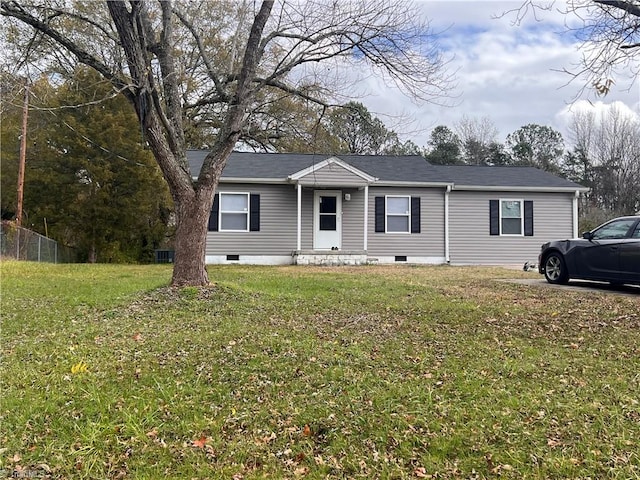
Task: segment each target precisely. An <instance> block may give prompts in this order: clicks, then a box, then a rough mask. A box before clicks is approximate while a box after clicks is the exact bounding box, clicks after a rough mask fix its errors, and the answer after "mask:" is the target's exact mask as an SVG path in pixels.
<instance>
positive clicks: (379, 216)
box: [375, 197, 385, 233]
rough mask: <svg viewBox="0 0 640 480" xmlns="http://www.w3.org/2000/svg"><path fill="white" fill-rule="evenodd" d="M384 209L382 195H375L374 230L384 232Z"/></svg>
mask: <svg viewBox="0 0 640 480" xmlns="http://www.w3.org/2000/svg"><path fill="white" fill-rule="evenodd" d="M384 216H385V211H384V197H376V212H375V217H376V232H382V233H384V230H385V222H384V220H385V218H384Z"/></svg>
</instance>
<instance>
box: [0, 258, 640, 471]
mask: <svg viewBox="0 0 640 480" xmlns="http://www.w3.org/2000/svg"><path fill="white" fill-rule="evenodd" d="M0 273H1V274H2V353H3V361H2V371H1V376H0V391H1V392H2V396H1V401H0V402H1V403H0V472H1V471H4V472H6V473H5V474H11V473H12V472H13V471H14V470H17V471H18V472H22V473H25V474H27V473H29V474H31V475H32V476H33V475H36V474H37V475H39V476H42V475H45V474H46V475H47V476H50V477H51V478H69V479H80V478H95V479H104V478H110V479H115V478H136V479H158V478H174V479H190V478H234V479H254V478H313V479H315V478H398V479H401V478H498V477H499V478H514V479H515V478H535V479H543V478H582V479H586V478H620V479H629V478H640V458H639V453H638V452H639V451H640V448H639V446H638V439H640V404H639V395H638V392H640V375H638V372H639V371H640V314H639V311H640V299H638V298H633V297H619V296H615V295H611V294H594V293H587V292H573V291H562V290H556V289H553V290H552V289H546V288H537V287H530V286H524V285H518V284H515V283H509V282H504V281H501V279H506V278H515V277H533V278H535V277H537V275H536V274H533V273H524V272H517V271H508V270H505V269H499V268H493V269H491V268H455V267H408V266H407V267H382V266H371V267H357V268H347V267H343V268H312V267H241V266H234V267H210V269H209V275H210V278H211V279H212V281H214V282H215V285H214V286H212V287H210V288H207V289H195V288H183V289H171V288H167V287H166V285H167V284H168V282H169V279H170V276H171V271H170V269H169V268H168V267H166V266H124V265H118V266H106V265H97V266H89V265H37V264H30V263H16V262H11V261H7V262H3V263H2V265H1V266H0ZM80 362H84V363H85V364H86V366H87V371H82V368H80V369H79V370H80V371H77V370H78V368H77V366H78V365H79V364H80ZM74 366H76V369H74V371H73V372H72V368H73V367H74Z"/></svg>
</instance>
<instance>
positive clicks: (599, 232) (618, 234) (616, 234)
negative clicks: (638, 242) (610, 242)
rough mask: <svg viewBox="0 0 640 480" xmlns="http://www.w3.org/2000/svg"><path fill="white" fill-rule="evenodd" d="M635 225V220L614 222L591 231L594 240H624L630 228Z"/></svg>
mask: <svg viewBox="0 0 640 480" xmlns="http://www.w3.org/2000/svg"><path fill="white" fill-rule="evenodd" d="M634 223H635V219H633V218H630V219H624V220H614V221H613V222H609V223H607V224H606V225H603V226H602V227H600V228H598V229H596V230H594V231H593V239H594V240H603V239H607V238H626V236H627V233H628V232H629V229H630V228H631V226H632V225H633V224H634Z"/></svg>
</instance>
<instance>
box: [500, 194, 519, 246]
mask: <svg viewBox="0 0 640 480" xmlns="http://www.w3.org/2000/svg"><path fill="white" fill-rule="evenodd" d="M502 202H520V233H502V218H503V217H502ZM498 208H499V209H500V221H499V222H500V236H501V237H524V199H520V198H501V199H500V204H499V205H498ZM504 218H515V217H504Z"/></svg>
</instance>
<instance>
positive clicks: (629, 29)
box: [503, 0, 640, 95]
mask: <svg viewBox="0 0 640 480" xmlns="http://www.w3.org/2000/svg"><path fill="white" fill-rule="evenodd" d="M563 5H565V6H563V7H562V8H558V9H557V11H558V12H560V13H562V14H564V15H565V19H566V22H565V24H566V28H567V30H568V31H569V33H570V34H571V35H573V36H575V37H576V38H577V39H578V40H579V41H581V42H582V45H581V49H580V50H581V52H582V57H581V59H580V62H579V64H578V65H576V66H575V68H570V67H567V68H565V72H566V73H568V74H570V75H571V76H572V78H576V79H577V78H580V79H582V80H583V81H584V84H585V87H589V88H594V89H595V91H596V92H597V93H598V94H599V95H605V94H607V93H608V92H609V90H610V89H611V88H612V86H613V84H614V83H616V78H617V77H618V76H619V75H620V72H625V74H626V75H628V77H629V79H630V80H631V84H633V83H634V82H635V80H636V78H637V76H638V74H639V73H640V61H639V59H640V2H638V1H637V0H568V1H567V2H566V4H563ZM555 8H556V7H555V2H553V1H542V0H541V1H538V0H527V1H525V2H523V3H521V4H520V6H519V7H518V8H516V9H512V10H509V11H507V12H505V13H504V14H503V15H512V16H513V18H514V23H520V22H521V21H522V20H523V19H524V18H525V17H527V16H529V15H534V16H536V15H537V12H539V11H541V10H553V9H555Z"/></svg>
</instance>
